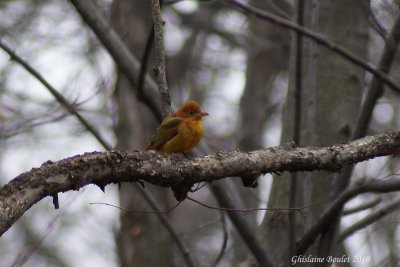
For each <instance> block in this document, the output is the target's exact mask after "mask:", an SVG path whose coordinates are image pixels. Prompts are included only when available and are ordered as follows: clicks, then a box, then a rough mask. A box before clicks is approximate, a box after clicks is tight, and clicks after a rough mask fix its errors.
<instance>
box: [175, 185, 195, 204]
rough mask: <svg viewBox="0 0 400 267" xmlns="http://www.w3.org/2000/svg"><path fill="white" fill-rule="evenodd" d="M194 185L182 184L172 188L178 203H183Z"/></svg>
mask: <svg viewBox="0 0 400 267" xmlns="http://www.w3.org/2000/svg"><path fill="white" fill-rule="evenodd" d="M192 187H193V184H187V183H181V184H177V185H174V186H172V187H171V189H172V192H174V197H175V199H176V200H177V201H179V202H182V201H183V200H185V199H186V197H187V194H188V193H189V191H190V190H191V189H192Z"/></svg>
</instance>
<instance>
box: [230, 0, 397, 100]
mask: <svg viewBox="0 0 400 267" xmlns="http://www.w3.org/2000/svg"><path fill="white" fill-rule="evenodd" d="M224 1H226V2H229V3H231V4H232V5H234V6H236V7H238V8H239V9H240V10H242V11H243V12H246V13H250V14H253V15H254V16H256V17H259V18H261V19H264V20H267V21H270V22H272V23H275V24H277V25H279V26H281V27H284V28H288V29H290V30H293V31H296V32H298V33H300V34H302V35H303V36H304V37H306V38H309V39H312V40H314V41H315V42H316V43H317V44H319V45H322V46H325V47H327V48H328V49H330V50H332V51H333V52H335V53H337V54H338V55H340V56H342V57H343V58H345V59H347V60H348V61H349V62H351V63H353V64H355V65H357V66H360V67H361V68H363V69H365V70H366V71H368V72H369V73H371V74H373V75H374V76H377V77H378V78H379V79H381V80H382V81H383V82H384V83H385V84H386V85H387V86H389V87H390V88H391V89H393V90H394V91H396V92H397V93H400V85H399V84H398V83H397V82H396V81H395V80H393V79H392V78H391V77H390V76H389V75H387V74H386V73H384V72H383V71H381V70H380V69H378V68H376V67H375V66H373V65H372V64H369V63H367V62H365V61H364V60H362V59H361V58H359V57H358V56H356V55H355V54H353V53H352V52H350V51H349V50H347V49H345V48H344V47H342V46H340V45H338V44H336V43H335V42H332V41H331V40H329V39H328V38H326V37H325V36H323V35H321V34H319V33H316V32H314V31H311V30H310V29H307V28H305V27H302V26H300V25H298V24H296V23H293V22H291V21H289V20H286V19H283V18H281V17H279V16H276V15H274V14H272V13H270V12H267V11H264V10H260V9H258V8H255V7H252V6H250V5H247V4H244V3H242V2H240V1H237V0H224Z"/></svg>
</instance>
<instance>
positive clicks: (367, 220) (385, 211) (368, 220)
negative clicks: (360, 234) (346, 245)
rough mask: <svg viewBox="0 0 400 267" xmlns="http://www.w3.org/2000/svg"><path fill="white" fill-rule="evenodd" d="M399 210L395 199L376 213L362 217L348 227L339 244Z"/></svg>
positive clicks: (398, 201)
mask: <svg viewBox="0 0 400 267" xmlns="http://www.w3.org/2000/svg"><path fill="white" fill-rule="evenodd" d="M399 208H400V199H396V200H394V201H392V202H391V203H389V204H387V205H386V206H384V207H382V208H380V209H377V210H376V211H374V212H372V213H371V214H369V215H368V216H366V217H364V218H363V219H361V220H359V221H358V222H356V223H354V224H353V225H351V226H349V227H348V228H346V229H345V230H343V232H342V233H341V234H340V236H339V242H341V241H343V240H345V239H346V238H348V237H349V236H351V235H352V234H354V233H355V232H357V231H358V230H360V229H363V228H365V227H367V226H368V225H371V224H373V223H374V222H376V221H378V220H380V219H382V218H383V217H385V216H386V215H389V214H390V213H391V212H393V211H395V210H397V209H399Z"/></svg>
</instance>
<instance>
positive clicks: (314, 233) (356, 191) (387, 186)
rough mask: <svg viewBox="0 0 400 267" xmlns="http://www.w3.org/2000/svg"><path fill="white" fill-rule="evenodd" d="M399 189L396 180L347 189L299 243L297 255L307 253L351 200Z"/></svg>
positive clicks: (399, 183) (399, 181)
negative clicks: (360, 196)
mask: <svg viewBox="0 0 400 267" xmlns="http://www.w3.org/2000/svg"><path fill="white" fill-rule="evenodd" d="M398 189H400V180H399V179H395V178H393V179H387V180H383V181H380V182H370V183H367V184H364V185H361V186H356V187H353V188H349V189H347V190H346V191H344V192H343V193H342V194H340V196H339V197H338V198H336V200H335V201H334V202H333V203H332V205H331V206H330V207H328V208H327V209H326V210H325V212H324V213H323V214H322V215H321V216H320V218H319V220H317V221H316V222H315V223H314V224H313V225H312V226H311V227H310V229H309V230H308V231H307V232H306V234H304V235H303V237H302V238H301V239H300V240H299V241H298V242H297V255H301V254H304V253H305V252H306V250H307V249H308V248H309V247H310V246H311V244H313V242H314V241H315V239H316V238H317V237H318V235H319V234H320V233H321V232H323V231H324V230H325V229H327V228H328V227H329V226H330V225H331V222H332V221H333V220H335V218H336V217H337V215H338V214H340V212H341V210H342V208H343V205H344V204H345V203H346V202H347V201H349V200H350V199H352V198H354V197H355V196H358V195H360V194H364V193H389V192H395V191H398Z"/></svg>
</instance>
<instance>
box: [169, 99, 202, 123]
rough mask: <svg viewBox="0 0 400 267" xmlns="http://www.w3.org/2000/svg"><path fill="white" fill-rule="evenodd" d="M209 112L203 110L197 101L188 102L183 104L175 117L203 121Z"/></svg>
mask: <svg viewBox="0 0 400 267" xmlns="http://www.w3.org/2000/svg"><path fill="white" fill-rule="evenodd" d="M208 115H209V114H208V113H207V112H204V111H202V110H201V107H200V105H199V104H198V103H197V102H196V101H193V100H191V101H188V102H186V103H185V104H183V105H182V106H181V107H180V108H179V109H178V111H177V112H175V116H177V117H181V118H193V119H198V120H201V118H202V117H204V116H208Z"/></svg>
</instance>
